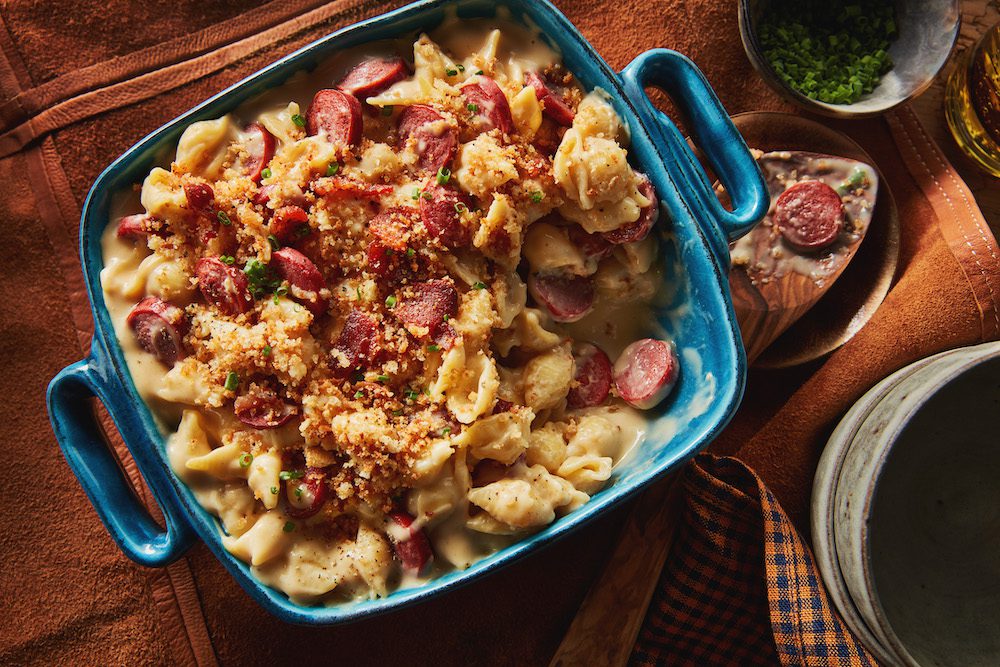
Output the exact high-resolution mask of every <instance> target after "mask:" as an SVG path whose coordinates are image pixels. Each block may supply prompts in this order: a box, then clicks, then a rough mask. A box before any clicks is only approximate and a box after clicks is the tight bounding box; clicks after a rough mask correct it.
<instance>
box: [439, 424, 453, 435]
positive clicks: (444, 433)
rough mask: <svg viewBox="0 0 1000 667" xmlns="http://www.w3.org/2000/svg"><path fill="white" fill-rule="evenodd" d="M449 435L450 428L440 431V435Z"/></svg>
mask: <svg viewBox="0 0 1000 667" xmlns="http://www.w3.org/2000/svg"><path fill="white" fill-rule="evenodd" d="M449 433H451V427H450V426H445V427H444V428H443V429H441V435H448V434H449Z"/></svg>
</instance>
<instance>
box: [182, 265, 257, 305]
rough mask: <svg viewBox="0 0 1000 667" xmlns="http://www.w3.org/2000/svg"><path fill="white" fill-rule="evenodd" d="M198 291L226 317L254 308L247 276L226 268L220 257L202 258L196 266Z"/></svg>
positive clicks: (229, 267) (235, 269) (234, 269)
mask: <svg viewBox="0 0 1000 667" xmlns="http://www.w3.org/2000/svg"><path fill="white" fill-rule="evenodd" d="M194 270H195V275H196V276H197V277H198V289H200V290H201V293H202V295H203V296H204V297H205V300H206V301H208V302H209V303H210V304H212V305H214V306H215V307H216V308H218V309H219V310H220V311H221V312H222V313H224V314H226V315H239V314H240V313H245V312H247V311H248V310H250V309H251V308H253V297H251V296H250V286H249V283H248V281H247V277H246V275H244V273H243V272H242V271H240V270H239V269H237V268H236V267H233V266H226V265H225V264H223V262H222V260H220V259H219V258H218V257H202V258H201V259H199V260H198V263H197V264H195V268H194Z"/></svg>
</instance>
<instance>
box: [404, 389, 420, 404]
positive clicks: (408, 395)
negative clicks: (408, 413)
mask: <svg viewBox="0 0 1000 667" xmlns="http://www.w3.org/2000/svg"><path fill="white" fill-rule="evenodd" d="M419 397H420V392H418V391H413V390H412V389H407V390H406V398H407V400H410V401H415V400H417V398H419Z"/></svg>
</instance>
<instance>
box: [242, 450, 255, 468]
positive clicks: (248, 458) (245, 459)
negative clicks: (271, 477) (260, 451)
mask: <svg viewBox="0 0 1000 667" xmlns="http://www.w3.org/2000/svg"><path fill="white" fill-rule="evenodd" d="M251 463H253V454H251V453H250V452H243V454H242V456H240V467H241V468H249V467H250V464H251Z"/></svg>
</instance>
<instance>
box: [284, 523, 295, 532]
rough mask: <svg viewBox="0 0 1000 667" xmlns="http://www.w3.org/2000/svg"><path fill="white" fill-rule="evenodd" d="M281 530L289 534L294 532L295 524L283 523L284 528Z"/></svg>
mask: <svg viewBox="0 0 1000 667" xmlns="http://www.w3.org/2000/svg"><path fill="white" fill-rule="evenodd" d="M282 530H283V531H285V532H286V533H290V532H292V531H293V530H295V524H294V523H292V522H291V521H286V522H285V527H284V528H282Z"/></svg>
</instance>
